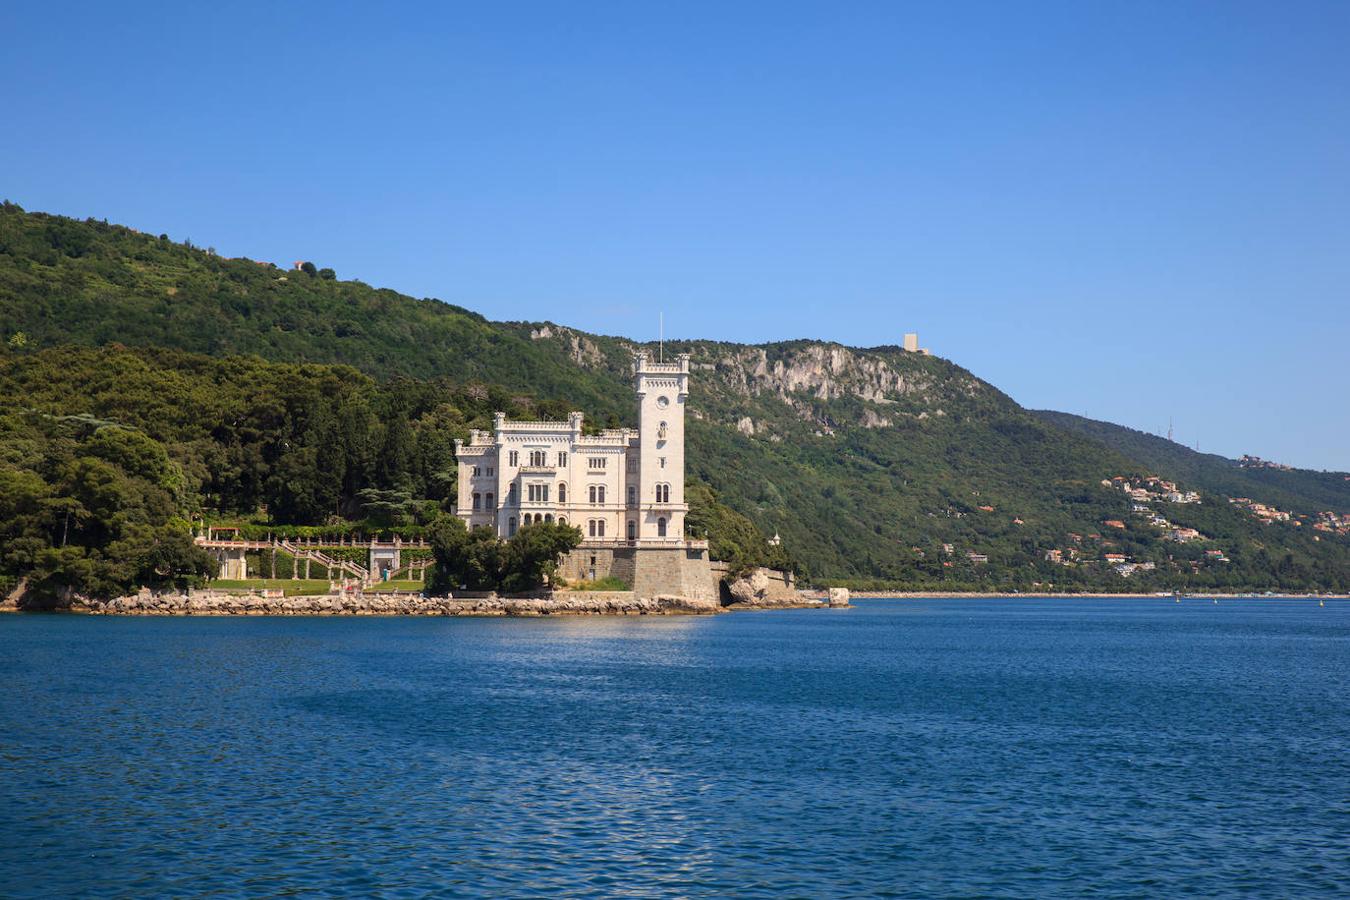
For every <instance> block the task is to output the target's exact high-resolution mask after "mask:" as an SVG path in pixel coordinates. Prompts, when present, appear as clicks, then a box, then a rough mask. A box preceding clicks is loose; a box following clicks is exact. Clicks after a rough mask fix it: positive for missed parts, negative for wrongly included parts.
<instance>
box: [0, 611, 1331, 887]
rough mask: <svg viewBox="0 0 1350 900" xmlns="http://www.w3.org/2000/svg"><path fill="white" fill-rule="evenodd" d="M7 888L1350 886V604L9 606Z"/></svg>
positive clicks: (1, 721) (4, 637) (2, 821)
mask: <svg viewBox="0 0 1350 900" xmlns="http://www.w3.org/2000/svg"><path fill="white" fill-rule="evenodd" d="M0 675H3V678H4V690H3V691H2V692H0V755H2V756H0V764H3V767H4V768H3V770H2V771H3V774H2V775H0V779H2V780H0V895H4V896H30V895H45V896H70V895H76V894H78V895H82V896H123V897H147V896H155V895H165V894H169V895H178V896H183V895H199V894H212V893H214V894H218V895H238V894H248V895H255V896H256V895H273V894H281V893H297V894H305V893H309V894H316V895H337V894H344V895H350V894H363V895H364V894H381V895H385V896H420V895H424V894H429V893H434V894H438V895H447V896H453V895H469V896H473V895H484V894H489V895H510V896H528V895H550V896H568V897H586V896H614V895H625V896H728V895H736V896H766V897H767V896H783V895H793V896H879V895H882V896H925V897H929V896H963V897H970V896H1008V897H1047V896H1056V895H1059V896H1068V895H1072V896H1081V895H1101V896H1137V897H1154V896H1177V895H1195V896H1205V897H1212V896H1223V895H1238V894H1241V895H1243V896H1268V897H1290V896H1307V895H1328V894H1333V893H1336V892H1344V891H1346V890H1347V888H1350V603H1343V602H1339V603H1328V605H1327V606H1326V607H1325V608H1319V607H1318V606H1317V605H1316V603H1315V602H1313V601H1269V600H1248V601H1225V602H1223V603H1221V604H1219V605H1217V606H1216V605H1213V604H1210V603H1208V602H1204V603H1201V602H1197V601H1186V602H1183V603H1182V604H1180V605H1178V604H1175V603H1173V602H1171V601H1170V600H1162V599H1159V600H1133V601H1125V600H1109V601H1108V600H1102V601H1091V600H1001V601H1000V600H991V601H975V600H948V601H936V600H934V601H863V602H862V604H861V605H860V607H859V608H857V609H854V610H849V611H810V610H802V611H788V612H767V613H741V614H734V615H729V616H720V617H716V618H668V619H661V618H650V619H646V618H644V619H551V620H550V619H535V620H497V619H379V618H360V619H342V618H329V619H287V618H281V619H272V618H265V619H264V618H251V619H228V618H227V619H213V618H187V619H183V618H166V619H145V618H128V619H114V618H84V617H73V616H7V617H0Z"/></svg>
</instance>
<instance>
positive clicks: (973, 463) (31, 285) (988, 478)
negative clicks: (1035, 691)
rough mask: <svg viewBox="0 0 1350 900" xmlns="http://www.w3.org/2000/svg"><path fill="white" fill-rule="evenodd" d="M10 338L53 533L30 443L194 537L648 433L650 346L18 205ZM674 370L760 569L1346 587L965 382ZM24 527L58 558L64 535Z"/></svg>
mask: <svg viewBox="0 0 1350 900" xmlns="http://www.w3.org/2000/svg"><path fill="white" fill-rule="evenodd" d="M320 262H321V264H327V263H329V262H333V261H320ZM0 338H2V339H3V341H4V349H3V350H0V392H3V396H4V397H5V399H6V412H5V416H6V422H7V423H8V425H7V428H8V431H7V432H6V434H7V435H9V437H8V438H6V441H7V443H6V444H5V445H4V446H3V447H0V451H2V452H3V453H4V456H3V457H0V466H5V467H8V470H9V471H10V472H11V473H15V472H22V473H26V474H25V475H24V477H26V478H27V477H29V476H31V475H34V474H36V475H37V476H38V477H39V478H40V479H41V480H42V483H43V485H45V487H41V488H35V489H36V490H37V494H34V495H33V498H32V502H31V503H30V507H32V508H34V509H46V508H47V507H50V506H52V505H53V504H56V505H59V504H60V503H62V502H65V500H63V499H62V498H63V497H65V496H66V495H65V494H63V493H62V491H64V490H65V488H64V487H63V486H62V485H64V484H65V482H63V481H62V480H61V479H62V475H61V473H60V471H58V470H59V468H60V467H59V466H56V467H55V468H53V465H52V464H51V463H50V461H48V460H46V459H44V458H42V454H41V453H35V452H33V451H32V450H31V445H30V444H28V443H25V442H26V441H30V440H31V435H32V433H33V432H34V430H35V429H36V430H37V431H39V432H44V433H45V431H44V430H46V431H50V430H51V429H53V428H56V429H62V428H64V429H72V428H79V429H85V430H90V434H91V435H94V434H97V433H98V431H99V429H100V428H122V429H131V430H134V431H136V432H138V433H140V434H143V435H145V436H146V437H147V438H149V439H150V440H151V441H153V442H154V443H155V444H157V445H158V446H161V447H162V448H163V452H164V453H165V455H166V458H167V459H168V460H169V462H170V464H171V465H172V467H173V471H174V473H175V474H174V478H175V479H176V481H175V484H177V485H178V487H177V488H176V489H175V490H176V493H174V495H173V496H174V498H175V504H176V506H175V509H174V515H175V516H177V517H178V518H180V519H181V518H184V517H187V516H191V515H200V514H205V515H211V516H234V517H252V518H254V519H255V520H258V521H262V522H270V523H272V524H273V525H282V524H288V525H316V524H321V523H324V522H329V521H336V520H339V519H342V520H354V519H365V520H372V519H373V520H376V521H384V522H388V523H393V522H401V523H404V525H405V527H416V524H417V523H418V522H419V521H422V520H424V519H425V518H426V517H427V516H431V515H434V514H435V513H436V511H437V510H439V511H442V512H443V511H444V510H445V508H446V506H447V502H448V498H450V497H451V496H452V493H451V491H452V488H453V478H454V474H453V460H452V458H451V454H452V447H453V438H454V437H455V436H457V435H461V434H463V433H465V432H466V431H467V429H468V428H469V427H471V426H480V427H481V426H483V425H486V424H487V421H488V417H489V416H490V413H491V412H492V411H493V410H495V409H503V410H505V411H507V412H508V414H510V415H513V416H514V415H529V416H549V417H554V416H557V417H562V416H563V415H565V413H566V412H567V411H568V410H570V409H581V410H583V411H584V412H585V413H586V414H587V416H588V421H589V422H590V423H592V424H594V425H601V424H632V415H633V404H632V400H631V389H630V387H629V378H628V370H629V363H630V360H631V354H632V351H633V350H634V349H635V348H636V347H637V346H638V345H637V344H634V343H633V342H630V341H626V340H624V339H621V338H612V337H601V336H596V335H589V334H585V333H582V332H578V331H575V330H572V329H568V328H565V327H560V326H557V325H552V324H543V323H539V324H526V323H494V322H489V321H487V320H486V319H484V318H482V317H481V316H478V315H476V314H474V313H471V312H469V311H467V310H464V309H460V308H457V307H453V306H448V305H446V304H442V303H440V302H438V301H435V300H417V299H413V298H410V297H405V296H403V295H400V294H397V293H395V292H393V291H389V290H379V289H375V288H371V287H369V286H367V285H364V284H361V283H360V282H355V281H342V280H339V279H338V278H336V276H335V274H334V273H333V272H331V271H329V270H326V269H321V268H316V267H314V266H308V267H306V271H301V270H283V269H280V268H277V267H275V266H271V265H268V264H263V263H258V262H254V261H251V260H229V259H223V258H220V257H219V256H216V255H215V254H213V253H212V252H210V251H209V250H202V249H199V248H195V247H192V246H189V245H187V244H185V243H178V242H174V241H172V240H170V239H169V238H168V237H167V236H154V235H147V234H141V233H137V232H135V231H132V230H131V229H127V228H123V227H120V226H115V225H108V224H106V223H102V222H93V221H86V222H80V221H75V220H71V219H65V218H61V217H53V216H47V215H42V214H32V213H25V212H23V211H22V210H20V209H19V208H18V207H16V206H13V205H12V204H11V205H6V206H4V207H3V208H2V209H0ZM665 351H666V352H667V353H674V352H688V353H689V354H690V355H691V363H692V366H693V372H694V377H693V379H692V383H693V386H692V396H691V398H690V405H689V415H690V417H691V421H690V427H689V430H688V441H689V452H688V460H689V463H688V466H689V475H690V481H691V489H690V491H689V493H690V498H691V502H696V503H697V504H699V505H698V507H697V508H696V509H695V510H692V511H691V516H690V519H691V522H692V523H699V524H700V525H701V526H702V527H705V528H707V529H708V530H709V533H710V536H711V537H712V538H713V540H714V547H715V548H718V547H719V546H720V547H721V549H722V551H723V552H724V553H728V552H739V553H741V554H742V555H743V556H744V557H745V558H752V557H753V558H762V557H764V555H765V554H766V553H767V552H768V547H767V544H765V543H764V537H765V535H771V534H773V533H775V532H777V533H778V534H780V535H781V537H782V538H783V544H784V547H785V548H786V549H787V551H788V552H789V553H790V554H791V556H792V557H793V559H794V560H795V561H796V564H797V565H798V567H799V570H800V571H802V572H803V573H804V574H806V575H807V576H808V577H810V578H813V579H817V580H844V581H849V582H851V583H853V584H857V585H862V584H894V585H901V584H903V585H906V586H913V587H945V588H963V587H973V588H995V587H998V588H1005V589H1010V588H1023V589H1031V588H1032V587H1035V586H1041V587H1045V586H1048V585H1051V584H1053V585H1055V586H1057V587H1089V586H1090V587H1096V588H1115V589H1121V588H1127V587H1128V588H1131V589H1148V588H1154V587H1159V586H1164V585H1166V586H1172V585H1176V586H1193V587H1203V586H1211V585H1212V586H1228V587H1244V588H1254V589H1265V588H1270V587H1322V588H1344V587H1347V586H1350V566H1347V561H1348V560H1350V540H1347V538H1346V536H1345V535H1343V534H1335V533H1331V534H1316V535H1315V534H1313V533H1311V529H1303V530H1300V529H1299V528H1297V527H1294V526H1293V525H1284V524H1280V525H1269V524H1264V523H1262V522H1259V521H1256V520H1255V519H1254V518H1253V517H1252V516H1251V515H1249V514H1247V513H1246V512H1245V511H1243V510H1240V509H1237V508H1235V507H1233V506H1231V505H1230V504H1228V503H1227V502H1226V500H1225V499H1223V498H1221V497H1219V496H1216V494H1217V493H1219V492H1221V491H1222V490H1223V489H1225V486H1226V485H1227V483H1226V482H1225V483H1220V482H1217V481H1213V480H1211V479H1210V478H1209V476H1207V475H1206V476H1205V477H1203V478H1202V477H1200V476H1201V474H1202V473H1197V472H1196V471H1193V470H1190V469H1184V468H1182V467H1180V466H1173V464H1172V462H1170V461H1169V460H1167V459H1165V458H1163V457H1151V456H1147V455H1146V454H1142V453H1139V452H1137V450H1136V449H1135V448H1133V447H1131V446H1124V445H1121V444H1119V443H1117V444H1110V445H1108V444H1105V443H1103V442H1102V441H1101V440H1100V439H1098V437H1097V436H1095V435H1090V434H1084V433H1080V432H1081V431H1082V429H1073V428H1069V429H1066V428H1065V427H1061V425H1062V424H1064V423H1055V422H1053V421H1048V420H1047V419H1046V418H1044V417H1041V416H1038V415H1035V414H1032V413H1030V412H1028V411H1026V410H1024V409H1022V408H1021V407H1019V406H1018V405H1017V404H1015V403H1014V402H1013V401H1012V400H1010V399H1009V398H1008V397H1007V396H1005V395H1004V394H1002V393H1001V392H1000V391H998V390H997V389H996V388H994V387H993V386H991V385H989V384H987V383H986V382H983V381H981V380H980V379H978V378H976V377H974V376H973V375H971V373H969V372H967V371H966V370H964V369H962V368H961V367H959V366H957V365H954V364H953V363H951V362H949V361H946V360H942V359H938V358H934V357H927V356H921V355H918V354H910V353H905V352H903V351H901V350H900V349H899V348H897V347H894V346H886V347H876V348H867V349H858V348H847V347H842V346H839V345H834V344H826V343H822V342H816V341H794V342H783V343H777V344H769V345H759V346H747V345H740V344H728V343H719V342H713V341H686V342H668V343H667V345H666V348H665ZM71 417H76V418H71ZM77 422H83V423H84V424H83V425H78V426H77V425H76V424H74V423H77ZM71 439H72V440H75V439H77V438H76V437H73V436H72V437H71ZM78 439H79V440H83V438H78ZM25 448H29V449H25ZM1244 471H1245V470H1244ZM1148 474H1159V475H1163V476H1164V477H1168V478H1171V479H1173V480H1175V481H1177V482H1178V485H1179V487H1181V488H1185V489H1190V490H1199V491H1200V492H1201V493H1202V494H1204V495H1205V496H1204V498H1203V501H1202V502H1200V503H1196V504H1188V505H1184V506H1183V505H1176V506H1175V508H1173V507H1172V506H1170V505H1169V507H1168V508H1167V509H1166V510H1165V512H1166V515H1167V520H1168V522H1169V524H1170V525H1171V526H1174V527H1173V529H1172V531H1176V529H1185V528H1194V529H1196V531H1197V532H1198V533H1200V534H1201V535H1203V539H1196V540H1191V541H1186V542H1178V541H1175V540H1171V539H1169V537H1168V535H1169V531H1168V530H1166V529H1162V528H1161V527H1159V526H1157V525H1152V524H1149V523H1148V522H1147V521H1146V520H1145V519H1144V518H1143V517H1142V516H1141V514H1140V513H1138V512H1137V511H1136V510H1135V509H1134V508H1133V506H1134V504H1132V502H1131V499H1130V497H1129V496H1127V495H1126V494H1125V493H1123V492H1122V491H1121V490H1119V489H1118V486H1112V487H1105V486H1103V485H1102V483H1101V482H1102V481H1103V480H1104V479H1105V480H1107V481H1108V482H1109V481H1110V479H1112V478H1114V477H1117V476H1121V477H1130V478H1142V477H1143V476H1145V475H1148ZM30 484H31V481H30ZM1276 486H1278V485H1276ZM44 491H45V492H46V493H45V494H44V493H43V492H44ZM1246 496H1252V497H1259V496H1260V494H1258V493H1257V492H1256V491H1254V490H1251V491H1248V492H1247V493H1246ZM1327 499H1333V500H1334V499H1335V495H1334V494H1330V495H1328V496H1327ZM1271 502H1275V501H1271ZM44 504H45V506H44ZM1333 506H1334V504H1329V505H1328V507H1329V508H1332V507H1333ZM1340 511H1341V512H1347V511H1350V510H1346V509H1344V508H1342V509H1341V510H1340ZM34 516H36V518H34ZM25 521H27V522H28V523H29V525H28V526H26V527H29V528H30V531H33V532H34V533H36V532H41V534H42V535H45V537H42V538H41V539H42V540H46V541H47V542H48V543H49V544H53V545H54V544H55V543H56V542H57V541H58V537H59V536H58V535H57V532H56V531H55V528H56V525H55V518H54V517H53V516H52V515H50V514H48V513H45V512H44V513H40V514H39V513H33V514H32V515H31V516H30V517H29V518H28V519H25ZM166 521H167V520H166ZM1108 523H1116V524H1108ZM7 527H10V528H13V527H14V526H13V525H12V524H11V525H9V526H7ZM34 539H37V538H34ZM91 540H93V538H91ZM66 541H67V543H69V537H67V538H66ZM91 546H93V545H92V544H91ZM1216 550H1217V551H1220V555H1221V556H1222V557H1223V561H1222V562H1219V561H1217V560H1216V558H1215V554H1214V553H1213V552H1207V551H1216ZM1055 551H1060V554H1059V557H1058V558H1057V559H1054V558H1049V559H1048V558H1047V555H1049V556H1051V557H1054V556H1055ZM1108 554H1119V555H1120V556H1123V557H1125V558H1126V559H1127V560H1128V562H1129V564H1130V565H1131V566H1133V565H1134V564H1147V565H1139V566H1138V567H1137V568H1130V567H1129V566H1126V567H1124V568H1122V566H1121V564H1120V563H1119V561H1118V560H1114V557H1109V556H1108ZM4 565H5V566H7V570H6V571H7V572H8V573H9V574H10V576H11V577H12V576H14V575H15V574H17V573H19V572H21V571H22V570H23V566H24V565H30V566H31V565H33V563H32V562H31V561H30V562H28V563H24V562H22V561H20V562H13V561H11V562H5V563H4ZM1127 569H1128V571H1129V572H1130V574H1129V575H1128V576H1124V575H1121V574H1120V572H1121V571H1123V570H1127Z"/></svg>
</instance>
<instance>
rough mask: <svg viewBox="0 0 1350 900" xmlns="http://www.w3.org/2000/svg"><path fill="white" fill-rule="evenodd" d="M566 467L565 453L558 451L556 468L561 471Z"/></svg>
mask: <svg viewBox="0 0 1350 900" xmlns="http://www.w3.org/2000/svg"><path fill="white" fill-rule="evenodd" d="M566 465H567V454H566V453H565V452H561V451H560V452H559V453H558V468H560V469H561V468H562V467H563V466H566Z"/></svg>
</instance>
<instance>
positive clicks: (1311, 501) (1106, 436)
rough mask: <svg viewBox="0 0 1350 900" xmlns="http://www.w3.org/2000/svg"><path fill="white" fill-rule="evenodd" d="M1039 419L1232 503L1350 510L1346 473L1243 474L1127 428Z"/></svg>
mask: <svg viewBox="0 0 1350 900" xmlns="http://www.w3.org/2000/svg"><path fill="white" fill-rule="evenodd" d="M1036 415H1037V416H1038V417H1039V418H1040V419H1042V420H1043V421H1046V422H1049V423H1050V424H1051V425H1054V426H1055V427H1057V428H1060V429H1062V430H1064V431H1071V432H1074V433H1076V434H1081V435H1083V436H1084V437H1089V438H1092V439H1093V440H1095V441H1097V442H1098V443H1100V444H1102V445H1103V446H1105V447H1109V448H1111V449H1113V450H1116V451H1118V452H1120V453H1123V454H1125V455H1126V456H1128V457H1130V458H1131V459H1134V460H1137V461H1138V462H1140V463H1143V464H1144V465H1145V466H1148V467H1149V468H1151V469H1153V470H1155V471H1160V472H1168V473H1169V474H1170V475H1171V476H1172V477H1173V478H1178V479H1181V480H1183V481H1185V482H1187V483H1188V484H1192V485H1195V486H1196V487H1197V488H1199V489H1200V490H1204V491H1210V492H1212V493H1214V494H1220V495H1224V496H1228V497H1253V498H1256V499H1259V500H1261V501H1262V502H1265V503H1270V504H1273V505H1275V506H1279V507H1285V508H1288V509H1296V510H1300V511H1303V512H1305V513H1306V512H1314V511H1319V510H1337V511H1342V512H1343V511H1346V510H1350V474H1347V473H1345V472H1313V471H1310V470H1308V469H1285V468H1276V467H1260V468H1243V467H1242V466H1240V465H1239V464H1238V461H1237V460H1234V459H1228V458H1227V457H1224V456H1219V455H1217V454H1214V453H1200V452H1197V451H1195V450H1192V449H1191V448H1189V447H1186V446H1184V445H1182V444H1178V443H1176V442H1175V441H1169V440H1167V439H1165V438H1161V437H1158V436H1157V435H1152V434H1148V433H1146V432H1143V431H1136V430H1135V429H1133V428H1126V427H1124V426H1123V425H1113V424H1112V423H1110V422H1099V421H1097V420H1096V419H1087V418H1084V417H1082V416H1075V415H1073V414H1071V413H1062V412H1052V411H1050V410H1037V411H1036Z"/></svg>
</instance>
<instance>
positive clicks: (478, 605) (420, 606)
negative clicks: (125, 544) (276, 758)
mask: <svg viewBox="0 0 1350 900" xmlns="http://www.w3.org/2000/svg"><path fill="white" fill-rule="evenodd" d="M74 609H75V611H78V612H87V613H91V614H94V615H122V616H342V615H346V616H646V615H657V616H660V615H713V614H716V613H719V612H721V611H722V609H721V605H720V604H718V603H717V602H716V601H715V600H696V599H692V598H688V597H670V596H658V597H651V598H642V597H638V596H637V595H636V594H634V593H633V592H632V591H576V592H569V591H559V592H557V593H555V594H552V595H551V596H547V597H498V596H496V595H494V594H489V595H487V596H483V597H422V596H420V595H417V594H360V593H352V594H320V595H317V596H307V597H264V596H261V595H259V594H233V593H225V592H222V591H194V592H192V593H191V594H178V593H163V594H157V593H151V592H150V591H141V592H140V593H139V594H133V595H131V596H128V597H118V598H116V599H114V600H109V601H107V602H100V601H89V602H87V603H84V604H81V605H78V606H76V607H74Z"/></svg>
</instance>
